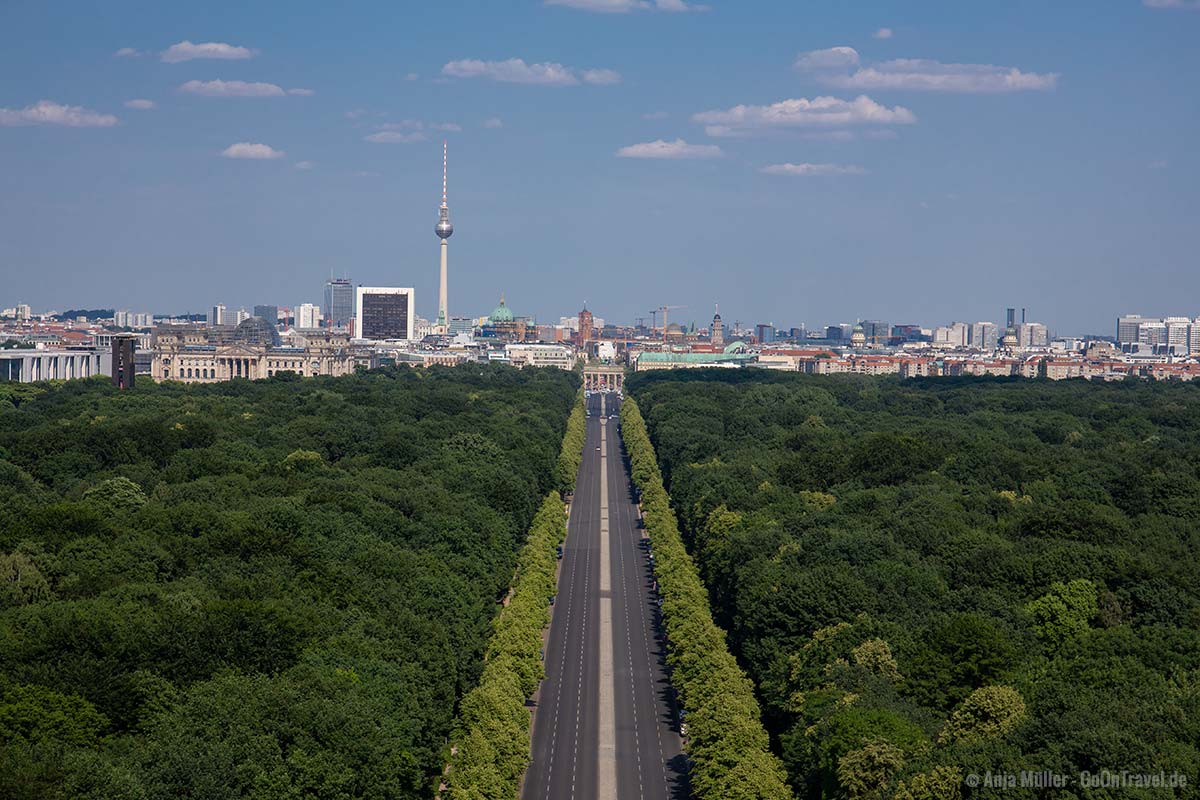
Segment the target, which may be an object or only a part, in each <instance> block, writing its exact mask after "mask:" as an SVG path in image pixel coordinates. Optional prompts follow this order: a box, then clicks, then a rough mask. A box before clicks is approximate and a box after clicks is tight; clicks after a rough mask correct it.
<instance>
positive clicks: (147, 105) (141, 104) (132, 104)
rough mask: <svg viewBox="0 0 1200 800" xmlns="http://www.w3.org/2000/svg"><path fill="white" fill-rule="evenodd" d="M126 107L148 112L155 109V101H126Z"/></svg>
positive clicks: (139, 99) (140, 99)
mask: <svg viewBox="0 0 1200 800" xmlns="http://www.w3.org/2000/svg"><path fill="white" fill-rule="evenodd" d="M125 107H126V108H135V109H137V110H138V111H146V110H148V109H151V108H154V101H153V100H143V99H142V98H138V99H136V100H126V101H125Z"/></svg>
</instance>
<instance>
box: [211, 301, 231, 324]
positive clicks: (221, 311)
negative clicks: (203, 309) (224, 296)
mask: <svg viewBox="0 0 1200 800" xmlns="http://www.w3.org/2000/svg"><path fill="white" fill-rule="evenodd" d="M228 322H229V319H228V317H227V315H226V314H225V306H224V304H222V303H217V304H216V305H215V306H213V307H212V310H211V311H209V312H208V324H209V325H225V324H227V323H228Z"/></svg>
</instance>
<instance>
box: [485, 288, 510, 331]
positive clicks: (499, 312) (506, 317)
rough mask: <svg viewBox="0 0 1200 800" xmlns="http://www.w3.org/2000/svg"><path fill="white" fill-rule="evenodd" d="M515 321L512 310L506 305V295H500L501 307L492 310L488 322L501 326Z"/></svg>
mask: <svg viewBox="0 0 1200 800" xmlns="http://www.w3.org/2000/svg"><path fill="white" fill-rule="evenodd" d="M513 319H514V317H513V312H512V309H510V308H509V307H508V306H506V305H504V295H500V305H498V306H496V307H495V308H493V309H492V313H491V315H490V316H489V317H488V321H489V322H491V323H492V324H493V325H500V324H504V323H506V322H512V321H513Z"/></svg>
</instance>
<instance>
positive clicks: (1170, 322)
mask: <svg viewBox="0 0 1200 800" xmlns="http://www.w3.org/2000/svg"><path fill="white" fill-rule="evenodd" d="M1163 325H1164V326H1165V327H1166V331H1165V334H1166V335H1165V337H1164V342H1163V343H1164V344H1166V346H1167V348H1168V352H1170V353H1171V354H1172V355H1177V356H1186V355H1187V354H1188V352H1189V349H1188V339H1189V334H1190V332H1191V327H1192V321H1191V320H1190V319H1188V318H1187V317H1167V318H1166V319H1164V320H1163Z"/></svg>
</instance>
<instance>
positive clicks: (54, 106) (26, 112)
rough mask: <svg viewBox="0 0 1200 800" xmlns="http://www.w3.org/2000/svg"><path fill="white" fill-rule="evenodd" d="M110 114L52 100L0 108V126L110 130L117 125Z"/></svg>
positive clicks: (115, 119) (114, 118)
mask: <svg viewBox="0 0 1200 800" xmlns="http://www.w3.org/2000/svg"><path fill="white" fill-rule="evenodd" d="M117 121H118V120H117V118H116V117H114V116H113V115H112V114H102V113H100V112H99V111H91V110H89V109H86V108H83V107H82V106H64V105H62V104H60V103H55V102H54V101H53V100H39V101H37V102H36V103H34V104H33V105H31V106H26V107H25V108H0V126H5V127H16V126H20V125H63V126H65V127H68V128H111V127H112V126H113V125H116V124H117Z"/></svg>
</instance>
